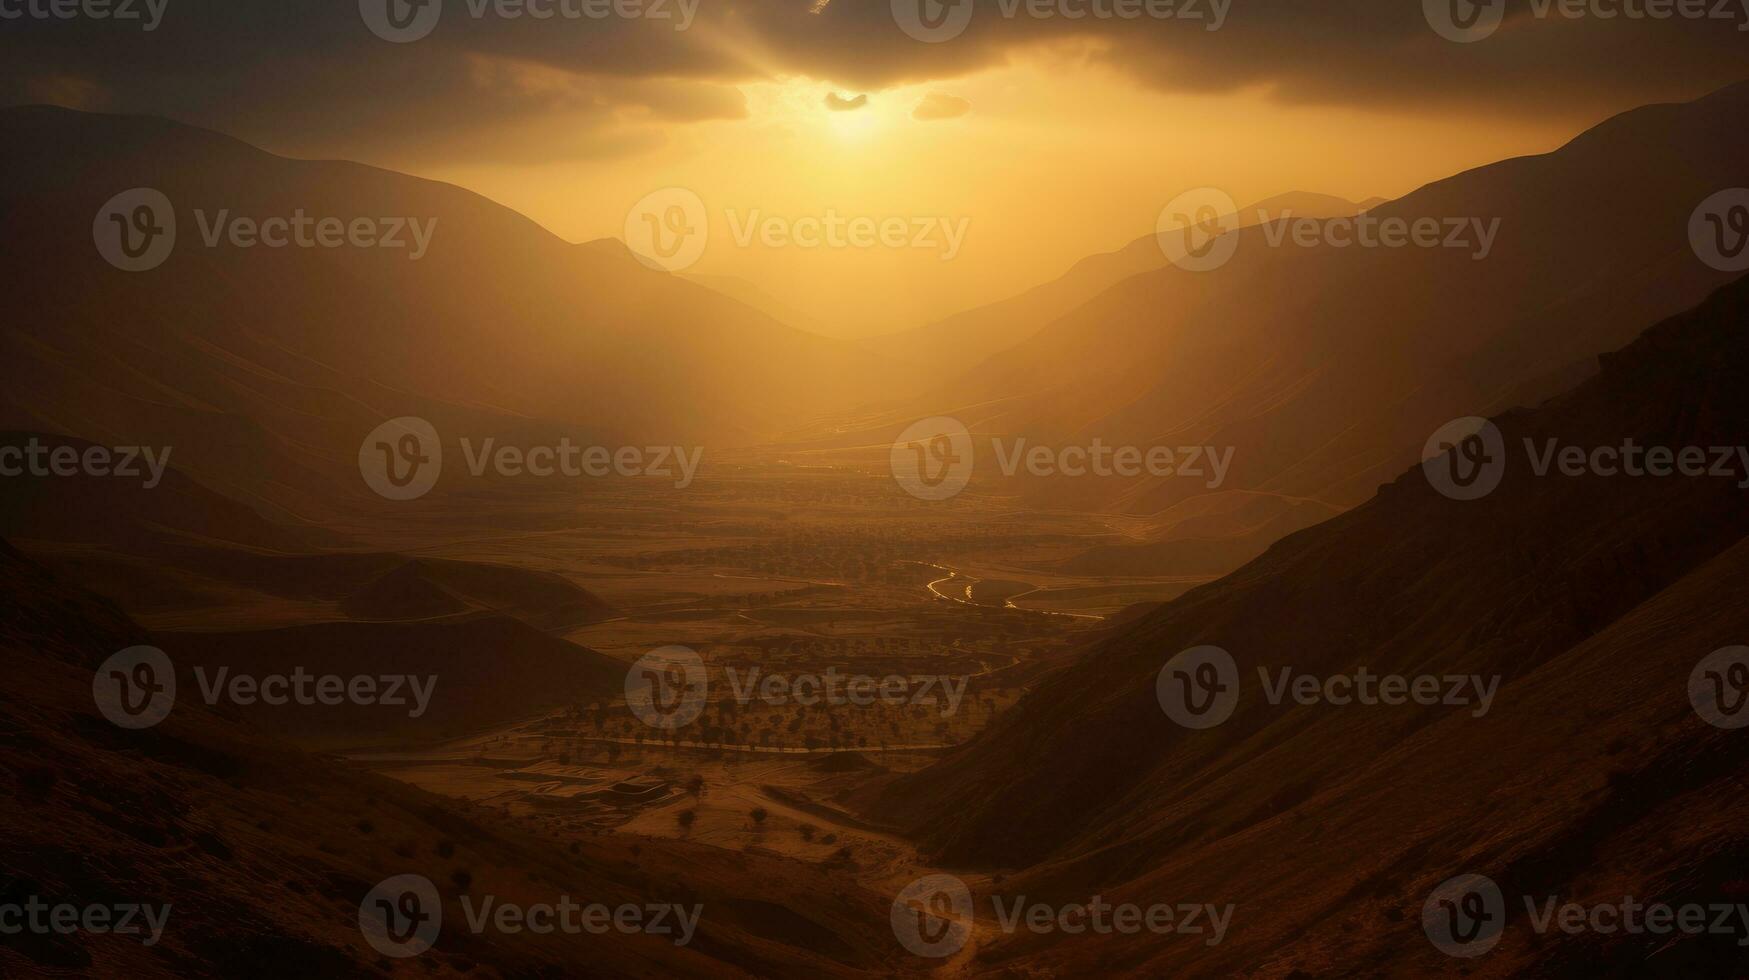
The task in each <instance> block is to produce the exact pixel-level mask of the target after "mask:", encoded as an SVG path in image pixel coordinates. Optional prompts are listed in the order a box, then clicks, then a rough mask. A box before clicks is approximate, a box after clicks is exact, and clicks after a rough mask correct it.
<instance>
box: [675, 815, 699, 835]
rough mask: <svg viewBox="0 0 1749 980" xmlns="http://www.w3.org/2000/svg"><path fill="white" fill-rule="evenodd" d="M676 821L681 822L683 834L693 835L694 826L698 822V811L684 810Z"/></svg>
mask: <svg viewBox="0 0 1749 980" xmlns="http://www.w3.org/2000/svg"><path fill="white" fill-rule="evenodd" d="M674 819H676V820H678V821H680V829H681V831H682V832H684V833H691V832H692V825H693V824H694V823H695V822H697V820H698V811H696V810H682V811H680V813H679V814H677V815H676V816H675V818H674Z"/></svg>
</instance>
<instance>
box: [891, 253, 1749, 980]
mask: <svg viewBox="0 0 1749 980" xmlns="http://www.w3.org/2000/svg"><path fill="white" fill-rule="evenodd" d="M1745 322H1749V279H1744V280H1740V281H1738V282H1736V283H1733V284H1732V285H1730V286H1728V287H1726V288H1723V289H1721V290H1720V291H1718V292H1717V293H1716V294H1714V295H1713V296H1712V297H1710V298H1709V299H1707V300H1706V302H1704V303H1703V304H1702V305H1701V306H1699V307H1698V308H1697V309H1695V310H1693V311H1691V312H1689V313H1685V314H1682V315H1679V316H1676V317H1674V318H1672V319H1669V320H1667V321H1665V322H1662V323H1660V324H1658V325H1657V326H1655V327H1653V328H1652V329H1650V330H1648V331H1647V332H1646V333H1645V334H1644V335H1643V336H1642V337H1640V338H1639V339H1638V340H1636V341H1635V342H1633V343H1632V344H1630V345H1629V346H1627V347H1626V348H1625V349H1623V350H1621V351H1619V352H1617V353H1614V354H1610V355H1607V356H1605V357H1603V358H1601V359H1600V362H1599V372H1598V374H1597V376H1596V377H1594V378H1592V379H1591V380H1589V381H1588V382H1586V383H1585V384H1583V385H1582V386H1581V387H1579V388H1578V389H1576V390H1574V391H1572V392H1571V393H1569V394H1566V395H1563V396H1561V397H1559V398H1556V399H1554V400H1553V401H1551V402H1549V403H1548V404H1546V405H1543V406H1542V407H1540V408H1538V409H1536V410H1533V411H1523V410H1521V411H1514V412H1510V413H1507V414H1505V415H1503V416H1500V417H1498V418H1497V419H1495V422H1496V423H1497V424H1498V426H1499V428H1500V430H1501V431H1502V433H1503V435H1504V441H1505V446H1506V450H1507V460H1508V465H1507V468H1506V470H1505V472H1504V477H1503V480H1502V482H1501V484H1500V486H1499V488H1498V489H1497V490H1495V491H1494V492H1493V493H1492V494H1491V495H1489V496H1487V497H1484V498H1482V499H1479V500H1474V501H1458V500H1452V499H1448V498H1446V497H1444V496H1442V495H1440V494H1439V493H1438V492H1436V491H1435V490H1434V489H1433V487H1432V486H1431V485H1430V483H1429V481H1428V479H1427V478H1426V477H1425V476H1424V474H1423V472H1422V470H1421V469H1420V468H1419V467H1417V468H1415V469H1413V470H1411V471H1409V472H1408V473H1405V474H1403V475H1401V476H1399V477H1398V478H1397V479H1396V480H1394V481H1393V482H1391V483H1390V484H1388V485H1386V486H1384V487H1382V488H1381V490H1380V492H1379V494H1378V496H1377V497H1376V498H1374V499H1373V500H1371V501H1368V502H1367V503H1366V504H1364V505H1363V506H1360V507H1358V508H1356V509H1354V510H1353V511H1351V512H1350V513H1348V514H1345V515H1343V516H1341V517H1338V518H1335V519H1333V520H1331V521H1329V522H1327V523H1325V524H1323V525H1320V526H1318V527H1316V528H1312V529H1310V530H1306V531H1302V532H1300V533H1298V534H1295V535H1292V536H1290V537H1289V538H1287V539H1286V540H1284V541H1282V542H1280V543H1278V544H1277V545H1275V546H1274V547H1273V548H1271V549H1270V550H1269V552H1268V553H1267V554H1265V555H1264V556H1263V557H1261V558H1259V559H1258V560H1256V561H1254V562H1252V563H1251V564H1249V565H1247V566H1246V567H1244V568H1242V569H1240V570H1239V571H1238V572H1235V573H1234V574H1232V575H1230V576H1228V577H1227V578H1225V579H1222V580H1221V581H1219V582H1216V583H1214V584H1212V585H1208V586H1204V587H1201V588H1198V589H1196V590H1193V591H1192V592H1190V593H1188V594H1186V595H1185V596H1183V597H1182V598H1180V599H1178V600H1176V601H1174V602H1172V603H1169V604H1168V605H1166V606H1165V607H1164V608H1162V609H1160V610H1159V611H1157V612H1155V613H1153V614H1152V615H1149V616H1148V617H1146V618H1145V619H1144V620H1142V621H1140V622H1138V623H1135V624H1134V625H1132V626H1130V627H1129V628H1127V629H1125V630H1123V631H1122V632H1121V633H1120V634H1119V635H1118V636H1116V637H1114V638H1112V639H1110V640H1109V641H1107V642H1105V643H1103V644H1101V645H1099V646H1098V647H1096V648H1095V649H1093V650H1091V651H1089V652H1088V654H1087V655H1086V656H1085V657H1084V658H1083V659H1082V660H1081V661H1080V662H1078V663H1076V664H1075V665H1073V666H1072V667H1071V668H1068V669H1064V670H1062V671H1059V672H1058V673H1056V674H1055V675H1053V676H1052V677H1051V678H1050V679H1048V680H1046V681H1044V682H1042V683H1041V684H1040V685H1039V686H1038V687H1037V689H1035V690H1034V691H1032V692H1031V693H1030V694H1029V695H1028V696H1027V697H1026V698H1025V699H1023V700H1022V702H1021V703H1020V704H1019V705H1018V706H1017V707H1016V708H1015V709H1014V710H1013V711H1011V712H1009V713H1007V714H1005V715H1003V716H1002V717H1001V718H1000V719H998V721H997V722H996V723H995V724H993V725H992V726H991V728H989V729H988V730H986V731H985V732H984V733H982V735H981V736H980V737H979V738H977V739H976V740H975V741H974V742H973V743H972V744H970V745H968V746H966V747H964V748H963V749H961V750H960V751H957V752H955V753H953V754H952V755H950V756H949V757H948V758H946V759H944V760H943V761H942V762H941V763H939V764H937V765H935V766H933V767H931V768H929V769H926V770H924V771H922V772H919V773H916V774H913V775H911V776H907V777H904V778H902V779H900V780H899V781H898V782H897V783H896V784H895V785H893V786H891V787H889V789H888V791H887V795H886V797H885V798H884V799H883V800H882V802H881V804H880V805H879V806H878V807H877V808H876V809H877V811H878V812H879V813H880V814H881V815H884V816H886V817H890V818H894V819H899V820H903V821H905V822H906V824H907V825H908V826H909V827H911V828H912V829H914V830H915V831H916V832H917V833H918V834H920V835H921V836H922V837H923V838H924V840H925V841H926V842H927V843H928V845H929V846H930V847H931V848H932V849H933V850H934V852H935V853H936V854H937V856H938V857H939V858H940V859H941V860H942V861H944V862H946V863H948V864H949V865H961V864H966V863H970V864H975V865H979V866H989V867H996V868H1003V869H1026V870H1024V871H1022V872H1021V873H1019V874H1011V875H1010V876H1009V879H1008V880H1007V881H1006V882H1005V883H1004V885H1003V892H1004V893H1005V894H1006V893H1010V892H1012V893H1014V894H1028V895H1038V896H1057V897H1061V898H1063V899H1064V900H1068V899H1069V898H1070V897H1072V896H1080V897H1081V898H1083V899H1084V897H1085V896H1086V895H1088V894H1090V893H1092V892H1100V893H1102V894H1103V895H1105V896H1106V897H1107V898H1108V899H1110V900H1114V901H1115V900H1119V899H1127V900H1131V901H1160V900H1166V899H1171V900H1193V901H1209V902H1229V901H1230V902H1236V903H1238V907H1239V912H1238V913H1237V917H1236V920H1235V926H1234V928H1233V931H1232V933H1231V935H1230V936H1229V938H1228V940H1227V942H1226V943H1225V944H1223V945H1221V946H1220V947H1218V948H1211V947H1205V946H1202V945H1200V944H1196V943H1186V942H1184V941H1183V939H1182V938H1180V939H1178V940H1177V941H1176V942H1174V941H1173V940H1172V939H1171V938H1170V937H1168V938H1166V939H1164V940H1163V939H1162V938H1161V937H1148V936H1145V935H1144V936H1140V937H1096V938H1097V940H1098V941H1097V942H1096V941H1094V939H1093V938H1092V937H1090V938H1088V939H1080V938H1077V937H1067V936H1060V937H1057V939H1058V940H1059V941H1058V942H1057V943H1056V944H1054V945H1052V946H1050V947H1049V948H1045V947H1044V946H1043V945H1041V944H1040V943H1037V942H1033V941H1026V940H1021V941H1015V942H1011V943H1009V944H1008V945H1007V946H1006V947H1003V946H1000V945H999V946H997V947H995V948H994V949H991V950H988V951H986V952H985V953H984V959H983V960H982V961H981V962H983V963H984V964H986V965H990V966H995V965H998V964H1002V963H1005V962H1010V961H1012V958H1013V957H1016V956H1020V955H1028V956H1036V957H1037V959H1036V960H1032V961H1029V963H1028V965H1029V967H1033V968H1041V969H1047V970H1048V969H1052V968H1060V969H1065V970H1068V969H1075V970H1080V969H1085V968H1089V967H1093V966H1097V967H1100V968H1104V969H1115V968H1122V969H1147V970H1149V971H1150V972H1152V971H1157V970H1171V971H1173V972H1188V973H1189V974H1197V975H1201V974H1216V973H1221V974H1224V973H1228V972H1230V971H1233V970H1237V969H1241V968H1246V969H1260V970H1262V971H1263V972H1264V973H1267V974H1270V975H1278V974H1292V973H1294V971H1303V973H1299V974H1296V975H1306V974H1310V975H1322V974H1324V973H1326V972H1327V971H1331V970H1341V971H1344V972H1351V971H1359V972H1364V973H1388V974H1408V973H1416V974H1419V973H1425V972H1429V971H1446V970H1449V969H1451V968H1452V967H1453V965H1454V964H1455V962H1456V961H1453V960H1449V959H1447V958H1446V957H1445V956H1444V955H1443V954H1442V953H1440V952H1438V951H1437V950H1436V949H1435V948H1434V947H1433V946H1432V945H1431V944H1429V943H1428V942H1426V941H1425V939H1423V938H1422V936H1421V926H1420V908H1421V904H1422V902H1423V901H1424V899H1425V898H1426V896H1427V894H1428V892H1429V891H1430V890H1431V889H1432V888H1433V887H1434V885H1436V884H1437V883H1439V882H1441V881H1443V880H1445V879H1446V878H1448V877H1451V876H1453V875H1457V874H1460V873H1481V874H1487V875H1489V876H1490V877H1492V878H1494V879H1495V880H1496V881H1498V882H1499V883H1500V885H1501V888H1502V890H1503V891H1504V892H1505V895H1506V899H1507V905H1508V910H1509V911H1508V926H1507V933H1506V937H1505V939H1504V940H1503V941H1502V944H1501V946H1500V947H1499V948H1497V949H1496V950H1495V951H1494V952H1492V953H1491V954H1489V956H1488V957H1487V958H1486V959H1485V960H1481V961H1478V962H1477V964H1476V965H1475V969H1476V970H1477V971H1478V972H1479V973H1481V974H1484V975H1490V976H1505V975H1523V974H1530V975H1550V976H1566V975H1575V976H1578V975H1598V974H1597V973H1595V972H1588V971H1591V970H1594V969H1599V968H1601V967H1602V965H1603V964H1611V965H1612V966H1611V969H1623V968H1624V965H1625V964H1629V963H1640V964H1642V966H1643V967H1644V968H1645V969H1646V970H1648V971H1650V972H1652V973H1655V974H1659V975H1679V974H1680V975H1725V974H1726V973H1728V972H1732V971H1731V969H1728V968H1727V964H1735V965H1736V966H1735V968H1736V969H1740V968H1741V966H1742V963H1743V961H1742V956H1743V952H1742V949H1741V948H1739V947H1737V946H1736V945H1735V942H1736V939H1737V938H1740V937H1738V936H1717V935H1714V936H1706V937H1698V938H1697V937H1675V938H1671V937H1649V936H1646V935H1639V936H1627V935H1619V934H1618V935H1598V934H1595V933H1593V934H1588V935H1585V936H1582V937H1565V936H1560V935H1559V934H1556V935H1552V936H1549V937H1543V938H1539V937H1535V936H1533V935H1531V933H1530V930H1529V928H1528V926H1527V925H1526V924H1525V921H1524V916H1523V913H1522V910H1523V905H1522V902H1521V897H1522V896H1527V895H1528V896H1539V897H1540V896H1545V895H1550V894H1560V895H1564V896H1569V897H1571V898H1574V899H1579V900H1584V899H1587V898H1589V899H1590V900H1595V901H1611V900H1619V899H1620V898H1621V896H1622V895H1624V894H1628V895H1633V896H1637V897H1639V898H1641V899H1643V900H1644V901H1654V900H1661V901H1670V902H1677V901H1736V900H1739V899H1740V898H1741V894H1742V890H1743V888H1744V885H1745V878H1744V875H1743V871H1742V868H1743V860H1744V858H1746V857H1749V839H1745V838H1744V836H1743V834H1742V832H1741V821H1740V818H1739V817H1738V816H1737V815H1738V814H1740V813H1741V812H1742V808H1743V807H1744V806H1745V805H1746V804H1749V788H1746V787H1749V783H1746V782H1745V781H1744V776H1745V775H1746V774H1749V755H1746V754H1745V753H1744V752H1743V746H1742V743H1741V735H1740V733H1733V732H1730V731H1725V730H1721V729H1718V728H1714V727H1712V726H1710V725H1708V724H1706V723H1705V722H1703V721H1702V720H1701V719H1700V718H1699V717H1698V716H1697V714H1696V713H1695V711H1694V710H1693V708H1692V707H1691V706H1690V704H1689V701H1688V695H1687V684H1688V678H1689V675H1690V673H1691V671H1692V670H1693V669H1694V667H1695V665H1696V664H1697V662H1698V661H1699V660H1700V659H1701V658H1702V657H1704V656H1706V655H1708V654H1709V653H1711V652H1712V651H1714V650H1715V649H1718V648H1721V647H1725V646H1730V645H1735V644H1740V643H1742V642H1743V641H1744V638H1745V637H1746V636H1749V601H1746V600H1745V599H1744V597H1743V592H1742V588H1741V582H1742V577H1743V575H1744V573H1745V571H1749V542H1745V541H1744V536H1745V534H1746V533H1749V509H1745V508H1744V506H1743V502H1744V494H1745V492H1746V491H1745V490H1743V489H1741V488H1739V487H1738V486H1737V482H1738V481H1739V480H1743V479H1746V478H1749V472H1743V471H1742V467H1741V466H1740V465H1739V466H1738V471H1737V473H1736V475H1735V476H1734V477H1731V478H1717V477H1680V476H1678V477H1667V478H1654V477H1642V478H1638V479H1635V478H1631V477H1616V478H1605V477H1599V476H1582V477H1566V476H1562V475H1560V474H1559V473H1551V474H1550V475H1547V476H1537V475H1535V473H1534V471H1533V470H1532V468H1531V466H1530V464H1529V463H1528V462H1527V460H1526V457H1525V451H1524V449H1523V440H1526V439H1529V440H1532V441H1533V442H1534V443H1535V444H1536V445H1537V446H1538V447H1539V451H1540V447H1542V446H1544V445H1545V444H1546V440H1549V439H1556V440H1558V441H1559V444H1560V445H1562V446H1581V447H1587V448H1589V447H1594V446H1600V445H1621V444H1622V443H1623V441H1624V440H1625V439H1629V438H1631V439H1632V440H1634V442H1635V443H1636V444H1638V445H1640V446H1670V447H1683V446H1701V447H1711V446H1737V445H1741V444H1743V442H1744V437H1745V434H1746V433H1749V392H1746V391H1745V389H1744V387H1743V386H1742V384H1741V380H1740V379H1741V378H1742V376H1743V373H1744V372H1745V370H1749V336H1746V335H1745V333H1744V330H1743V325H1744V323H1745ZM1551 329H1553V324H1552V323H1551ZM1709 458H1710V457H1709ZM1203 644H1213V645H1216V646H1220V647H1222V648H1224V649H1225V650H1227V651H1229V652H1230V653H1231V655H1232V656H1233V657H1234V659H1235V660H1236V661H1237V663H1238V665H1239V678H1240V683H1241V684H1242V685H1243V687H1242V693H1241V695H1240V697H1239V701H1238V706H1237V710H1236V711H1235V713H1234V714H1233V716H1232V718H1231V719H1230V720H1228V721H1226V722H1225V723H1224V724H1221V725H1219V726H1218V727H1215V728H1211V729H1208V730H1204V731H1192V730H1189V729H1186V728H1182V727H1179V726H1178V725H1177V724H1176V723H1174V722H1173V721H1171V720H1169V719H1168V717H1167V716H1166V715H1165V713H1164V712H1163V710H1162V707H1161V703H1160V701H1159V699H1158V698H1157V695H1156V688H1155V683H1156V677H1157V675H1158V674H1159V672H1160V670H1161V668H1162V666H1163V665H1165V664H1166V662H1167V661H1168V660H1169V659H1170V658H1172V657H1173V656H1174V655H1175V654H1177V653H1178V652H1179V651H1182V650H1185V649H1188V648H1191V647H1195V646H1199V645H1203ZM1259 667H1267V668H1269V669H1271V670H1272V671H1276V670H1279V669H1280V668H1283V667H1291V668H1293V669H1294V670H1295V671H1296V672H1298V673H1305V674H1312V675H1317V676H1319V677H1323V676H1328V675H1331V674H1335V673H1352V672H1354V671H1356V670H1357V669H1358V668H1361V667H1365V668H1367V669H1369V670H1370V671H1372V672H1373V673H1375V674H1385V673H1397V674H1403V675H1415V674H1423V673H1425V674H1434V675H1441V676H1443V675H1453V674H1461V675H1471V674H1474V675H1499V676H1501V677H1502V678H1503V682H1502V683H1501V686H1500V688H1499V690H1498V693H1497V695H1496V697H1495V700H1494V703H1493V705H1492V709H1491V710H1490V711H1489V712H1488V713H1487V714H1485V715H1484V716H1482V717H1474V716H1472V714H1471V713H1470V711H1469V710H1468V709H1466V708H1463V707H1447V706H1443V705H1442V706H1436V707H1418V706H1414V705H1409V706H1403V707H1391V706H1370V707H1368V706H1352V707H1347V708H1339V707H1333V706H1330V705H1310V706H1301V705H1296V704H1294V703H1292V702H1291V701H1289V702H1286V703H1283V704H1281V705H1272V704H1270V703H1268V702H1267V701H1266V699H1265V696H1264V691H1263V689H1262V686H1261V685H1260V683H1259V681H1258V674H1257V668H1259ZM1733 896H1734V897H1733ZM1246 910H1250V913H1249V915H1247V911H1246ZM1246 919H1249V922H1248V923H1244V920H1246ZM1241 923H1243V924H1241Z"/></svg>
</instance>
